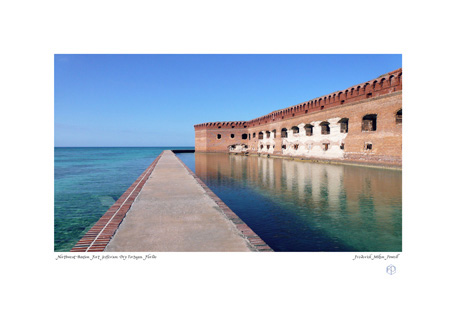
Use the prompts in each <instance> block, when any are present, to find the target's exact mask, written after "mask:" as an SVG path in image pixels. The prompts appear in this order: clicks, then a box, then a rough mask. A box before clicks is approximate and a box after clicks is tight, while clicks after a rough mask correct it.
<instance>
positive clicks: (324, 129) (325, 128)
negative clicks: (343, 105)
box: [320, 121, 330, 134]
mask: <svg viewBox="0 0 456 312" xmlns="http://www.w3.org/2000/svg"><path fill="white" fill-rule="evenodd" d="M320 126H321V134H329V133H330V130H329V122H326V121H324V122H322V123H321V124H320Z"/></svg>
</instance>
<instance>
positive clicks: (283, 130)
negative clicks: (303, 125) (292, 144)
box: [282, 128, 287, 138]
mask: <svg viewBox="0 0 456 312" xmlns="http://www.w3.org/2000/svg"><path fill="white" fill-rule="evenodd" d="M286 137H287V129H285V128H283V129H282V138H286Z"/></svg>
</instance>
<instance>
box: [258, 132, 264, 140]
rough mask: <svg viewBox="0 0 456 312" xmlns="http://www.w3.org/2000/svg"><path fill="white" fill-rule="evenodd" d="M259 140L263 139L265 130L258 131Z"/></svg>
mask: <svg viewBox="0 0 456 312" xmlns="http://www.w3.org/2000/svg"><path fill="white" fill-rule="evenodd" d="M258 140H263V132H258Z"/></svg>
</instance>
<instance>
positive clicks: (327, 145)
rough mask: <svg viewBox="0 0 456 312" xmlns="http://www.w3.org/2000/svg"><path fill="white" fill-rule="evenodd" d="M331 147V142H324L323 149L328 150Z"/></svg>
mask: <svg viewBox="0 0 456 312" xmlns="http://www.w3.org/2000/svg"><path fill="white" fill-rule="evenodd" d="M328 148H329V143H323V150H324V151H327V150H328Z"/></svg>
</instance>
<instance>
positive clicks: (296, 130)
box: [291, 126, 299, 134]
mask: <svg viewBox="0 0 456 312" xmlns="http://www.w3.org/2000/svg"><path fill="white" fill-rule="evenodd" d="M291 130H293V133H294V134H296V133H299V128H298V127H296V126H294V127H291Z"/></svg>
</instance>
